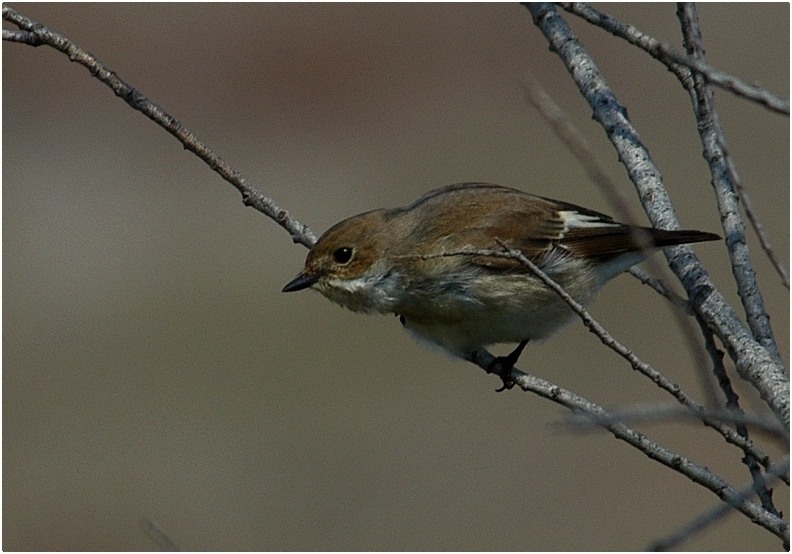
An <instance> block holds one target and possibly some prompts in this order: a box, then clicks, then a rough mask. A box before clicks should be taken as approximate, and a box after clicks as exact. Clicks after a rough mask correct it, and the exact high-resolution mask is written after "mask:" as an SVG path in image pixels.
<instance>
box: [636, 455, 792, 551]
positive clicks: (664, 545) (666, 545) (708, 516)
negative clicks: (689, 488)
mask: <svg viewBox="0 0 792 554" xmlns="http://www.w3.org/2000/svg"><path fill="white" fill-rule="evenodd" d="M770 470H772V471H770ZM768 474H769V475H767V476H765V477H764V485H765V486H767V487H769V486H771V485H772V484H773V483H774V482H775V481H776V480H777V479H778V476H779V475H782V474H786V475H789V458H786V459H785V460H783V461H781V462H778V463H777V464H773V466H772V467H771V468H769V470H768ZM753 493H754V485H753V484H751V485H749V486H746V487H743V488H742V489H741V490H740V494H741V495H742V496H743V498H751V496H752V495H753ZM731 510H732V507H731V506H729V505H728V504H719V505H717V506H715V507H714V508H712V509H711V510H709V511H707V512H706V513H704V514H702V515H700V516H698V517H696V518H695V519H693V520H692V521H691V522H690V523H688V524H686V525H685V526H683V527H682V528H680V529H678V530H677V531H674V532H673V533H671V534H669V535H666V536H665V537H663V538H660V539H657V540H655V541H653V542H652V543H650V544H649V546H648V547H647V550H651V551H655V552H658V551H667V550H678V549H679V545H680V544H681V543H683V542H685V541H687V540H690V539H692V538H693V537H695V536H696V535H698V534H700V533H701V532H702V531H704V530H705V529H707V528H709V527H711V526H712V525H713V524H715V523H717V522H718V521H720V520H721V519H723V518H724V517H725V516H727V515H728V514H730V513H731ZM784 548H786V549H787V550H788V549H789V536H788V535H787V538H786V539H785V543H784Z"/></svg>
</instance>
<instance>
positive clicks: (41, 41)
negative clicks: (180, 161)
mask: <svg viewBox="0 0 792 554" xmlns="http://www.w3.org/2000/svg"><path fill="white" fill-rule="evenodd" d="M3 19H5V20H6V21H9V22H11V23H13V24H15V25H16V26H18V27H19V28H20V29H22V32H19V31H9V30H7V29H3V40H5V41H9V42H21V43H24V44H29V45H31V46H41V45H43V46H50V47H52V48H54V49H55V50H58V51H60V52H63V53H64V54H66V55H67V56H69V59H70V60H71V61H73V62H76V63H78V64H80V65H82V66H84V67H85V68H86V69H87V70H88V71H90V72H91V75H93V76H94V77H95V78H97V79H98V80H99V81H101V82H102V83H104V84H105V85H107V86H108V87H110V89H112V91H113V92H114V93H115V95H116V96H118V97H119V98H121V99H123V100H124V101H125V102H126V103H127V104H129V105H130V106H131V107H132V108H133V109H135V110H137V111H139V112H141V113H142V114H143V115H145V116H146V117H148V118H149V119H151V120H152V121H153V122H154V123H156V124H157V125H159V126H160V127H162V128H163V129H165V130H166V131H168V132H169V133H170V134H171V135H173V136H174V137H176V139H177V140H178V141H179V142H181V143H182V145H183V146H184V148H185V149H187V150H189V151H190V152H192V153H193V154H195V155H196V156H198V157H199V158H200V159H202V160H203V161H204V162H205V163H206V165H208V166H209V167H210V168H211V169H212V171H214V172H216V173H217V174H219V175H220V176H221V177H222V178H223V179H225V180H226V181H228V182H229V183H231V184H232V185H234V187H236V189H237V190H239V192H240V193H242V202H243V203H244V204H245V205H246V206H251V207H253V208H255V209H257V210H258V211H260V212H261V213H263V214H264V215H266V216H267V217H269V218H270V219H272V220H274V221H275V222H276V223H277V224H278V225H280V226H281V227H283V228H284V229H286V231H287V232H288V233H289V234H290V235H291V237H292V240H293V241H294V242H296V243H298V244H302V245H304V246H307V247H308V248H310V247H311V246H312V245H313V244H314V243H315V242H316V236H315V235H314V234H313V232H312V231H311V229H310V228H309V227H308V226H306V225H303V224H302V223H300V222H299V221H297V220H296V219H294V218H293V217H292V216H290V215H289V212H287V211H286V210H284V209H283V208H281V207H280V206H278V204H276V203H275V201H274V200H272V199H271V198H268V197H266V196H264V195H263V194H262V193H261V192H259V191H258V190H257V189H256V188H255V187H254V186H252V185H250V184H248V182H247V179H246V178H245V177H243V176H242V174H241V173H240V172H239V171H237V170H236V169H234V168H233V167H232V166H231V165H229V164H228V163H226V162H225V161H224V160H223V159H221V158H220V157H219V156H218V155H217V154H215V153H214V152H213V151H212V150H210V149H209V147H207V146H206V145H205V144H204V143H203V142H201V141H200V140H198V138H197V137H196V136H195V135H193V134H192V132H190V130H189V129H187V127H185V126H184V125H182V124H181V123H180V122H179V121H178V120H177V119H176V118H174V117H173V116H171V115H170V114H168V113H167V112H166V111H165V110H164V109H162V108H161V107H159V106H157V105H156V104H154V103H153V102H151V101H150V100H149V99H148V98H146V97H145V96H144V95H143V94H142V93H141V92H140V91H138V90H137V89H135V88H134V87H132V86H131V85H129V84H127V83H126V82H124V81H123V80H122V79H121V78H120V77H119V76H118V75H117V74H116V73H115V72H114V71H111V70H110V69H108V68H107V67H105V66H104V65H103V64H102V63H101V62H100V61H99V60H97V59H96V58H95V57H93V56H92V55H91V54H90V53H88V52H86V51H85V50H83V49H82V48H79V47H78V46H77V45H76V44H74V43H73V42H72V41H70V40H69V39H68V38H66V37H64V36H63V35H61V34H59V33H56V32H55V31H53V30H52V29H49V28H48V27H45V26H44V25H42V24H40V23H37V22H35V21H33V20H31V19H28V18H27V17H25V16H23V15H22V14H20V13H19V12H17V11H15V10H13V9H12V8H10V7H8V6H6V5H4V6H3Z"/></svg>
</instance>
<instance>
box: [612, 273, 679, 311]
mask: <svg viewBox="0 0 792 554" xmlns="http://www.w3.org/2000/svg"><path fill="white" fill-rule="evenodd" d="M627 273H629V274H630V275H632V276H633V277H635V278H636V279H638V280H639V281H640V282H641V283H642V284H644V285H647V286H648V287H650V288H652V289H653V290H654V291H655V292H656V293H657V294H659V295H660V296H662V297H664V298H665V299H666V300H668V301H669V302H671V303H672V304H673V305H674V306H676V307H677V308H679V309H680V310H682V311H684V312H685V313H686V314H690V315H693V313H694V311H693V307H692V306H691V305H690V302H688V301H687V299H685V298H682V297H681V296H679V295H678V294H677V293H675V292H674V291H672V290H671V289H670V288H668V286H667V285H666V284H665V283H663V282H662V281H661V280H660V279H657V278H655V277H653V276H652V275H650V274H649V273H647V272H646V271H644V270H643V269H641V268H640V267H638V266H633V267H631V268H630V269H628V270H627Z"/></svg>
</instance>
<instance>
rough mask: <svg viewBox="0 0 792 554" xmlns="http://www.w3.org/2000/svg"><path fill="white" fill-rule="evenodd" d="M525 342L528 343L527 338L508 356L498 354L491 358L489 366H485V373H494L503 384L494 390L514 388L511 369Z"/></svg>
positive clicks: (500, 390)
mask: <svg viewBox="0 0 792 554" xmlns="http://www.w3.org/2000/svg"><path fill="white" fill-rule="evenodd" d="M526 344H528V339H526V340H524V341H522V342H521V343H520V344H518V345H517V348H515V349H514V350H513V351H512V353H511V354H509V355H508V356H498V357H497V358H495V359H494V360H492V362H490V364H489V366H487V373H494V374H495V375H497V376H498V377H500V378H501V381H503V386H501V388H499V389H497V390H496V391H495V392H503V391H505V390H509V389H512V388H514V385H515V383H514V379H512V377H511V370H512V369H513V368H514V364H516V363H517V360H518V359H519V358H520V354H522V351H523V349H524V348H525V345H526Z"/></svg>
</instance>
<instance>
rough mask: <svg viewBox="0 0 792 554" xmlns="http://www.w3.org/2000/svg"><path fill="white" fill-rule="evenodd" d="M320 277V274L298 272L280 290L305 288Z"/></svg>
mask: <svg viewBox="0 0 792 554" xmlns="http://www.w3.org/2000/svg"><path fill="white" fill-rule="evenodd" d="M320 277H321V274H316V275H308V274H307V273H305V272H303V273H300V274H299V275H298V276H297V277H295V278H294V279H292V280H291V281H289V283H288V284H287V285H286V286H285V287H283V291H282V292H294V291H297V290H303V289H307V288H308V287H310V286H311V285H313V284H314V283H316V282H317V281H318V280H319V278H320Z"/></svg>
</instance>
